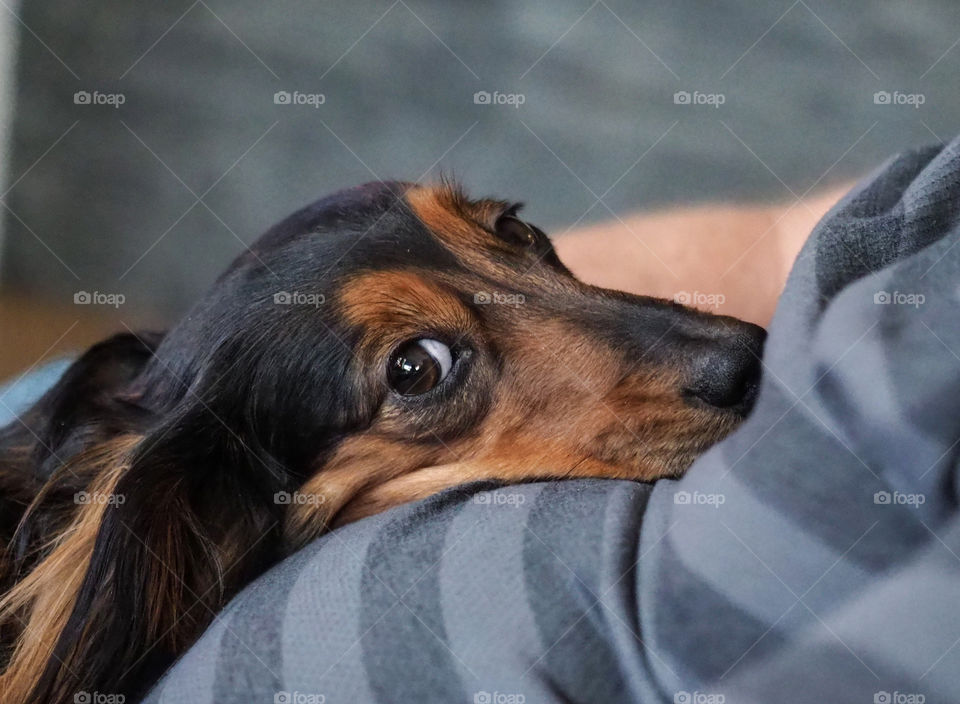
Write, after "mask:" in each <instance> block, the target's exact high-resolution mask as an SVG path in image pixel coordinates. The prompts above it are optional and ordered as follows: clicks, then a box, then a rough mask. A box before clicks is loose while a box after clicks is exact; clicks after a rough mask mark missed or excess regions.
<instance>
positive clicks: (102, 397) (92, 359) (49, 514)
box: [0, 333, 162, 593]
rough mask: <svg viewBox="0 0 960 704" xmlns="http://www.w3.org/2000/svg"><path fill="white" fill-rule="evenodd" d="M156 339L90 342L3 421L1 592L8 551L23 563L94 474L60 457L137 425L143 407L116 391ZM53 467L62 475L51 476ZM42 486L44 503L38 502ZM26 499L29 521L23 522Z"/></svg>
mask: <svg viewBox="0 0 960 704" xmlns="http://www.w3.org/2000/svg"><path fill="white" fill-rule="evenodd" d="M161 339H162V335H161V334H159V333H138V334H136V335H133V334H129V333H126V334H122V335H116V336H114V337H111V338H110V339H108V340H105V341H103V342H101V343H99V344H97V345H94V346H93V347H91V348H90V349H89V350H88V351H87V352H86V353H84V354H83V355H81V356H80V357H79V358H78V359H77V360H76V361H75V362H74V363H73V364H72V365H70V367H69V368H68V369H67V371H66V372H65V373H64V374H63V375H62V376H61V378H60V379H59V380H58V381H57V382H56V383H55V384H54V385H53V386H52V387H51V388H50V389H49V390H48V391H47V392H46V393H45V394H44V395H43V396H42V397H41V398H40V399H39V400H38V401H37V402H36V403H35V404H34V405H33V406H32V407H31V408H30V409H29V410H27V411H25V412H24V413H21V414H19V415H18V416H17V418H16V419H15V420H13V421H12V422H11V423H10V424H9V425H7V426H6V427H3V428H0V593H2V588H3V586H4V583H3V578H4V573H5V572H6V573H7V576H8V578H9V576H10V574H9V570H5V569H4V559H5V557H6V558H7V559H10V560H16V561H20V562H21V563H22V561H23V560H24V559H26V557H27V552H28V551H29V547H30V546H31V545H33V544H34V543H35V541H36V539H38V538H40V537H42V536H45V535H49V534H50V532H49V531H50V529H51V528H52V527H53V525H54V524H61V525H62V524H63V523H64V522H65V520H67V519H69V516H70V515H71V514H72V513H73V512H74V511H75V508H76V506H75V504H74V501H73V494H74V493H75V492H78V491H81V490H83V489H85V488H86V485H87V483H89V481H90V480H91V479H92V476H90V474H89V473H88V472H84V471H82V470H83V469H84V468H85V467H86V465H85V464H84V463H74V464H75V466H74V467H73V469H72V471H71V472H64V471H62V467H63V465H64V463H65V462H66V461H67V460H69V459H70V458H72V457H74V456H76V455H77V454H78V453H81V452H82V451H83V450H84V449H86V448H89V447H91V446H95V445H98V444H100V443H102V442H105V441H107V440H109V439H110V438H113V437H116V436H118V435H122V434H127V433H131V432H135V429H136V425H137V424H138V423H139V422H140V421H141V420H142V418H143V416H144V413H143V412H142V411H141V410H140V409H138V408H137V407H136V406H135V405H133V404H131V403H128V402H127V401H125V400H124V399H123V397H122V395H121V394H122V393H123V391H124V389H125V388H126V387H127V386H128V385H129V384H130V382H131V381H133V379H135V378H136V377H137V375H138V374H139V373H140V372H141V370H142V369H143V367H144V365H145V364H146V363H147V361H148V360H149V359H150V357H151V355H152V354H153V351H154V349H156V346H157V345H158V344H159V343H160V340H161ZM58 470H60V471H59V475H61V476H58V477H56V481H52V482H51V481H50V480H51V478H53V477H54V475H56V474H58ZM41 492H43V494H44V497H43V501H42V503H43V507H42V508H41V507H40V506H39V504H40V503H41V502H38V501H36V499H37V497H38V495H40V494H41ZM31 504H33V505H34V508H35V509H36V510H35V511H33V518H34V520H33V521H32V522H25V523H23V524H22V525H21V521H22V519H23V517H24V513H25V511H26V510H27V507H28V506H30V505H31ZM18 525H21V528H20V531H18V535H17V541H16V543H15V544H12V545H11V544H10V541H11V539H12V538H13V533H14V530H15V529H16V527H17V526H18ZM8 546H9V547H8ZM22 566H23V565H22V564H21V567H22Z"/></svg>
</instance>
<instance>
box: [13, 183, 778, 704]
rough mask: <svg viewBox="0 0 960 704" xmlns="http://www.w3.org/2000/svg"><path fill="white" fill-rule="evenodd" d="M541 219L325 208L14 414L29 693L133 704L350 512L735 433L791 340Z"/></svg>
mask: <svg viewBox="0 0 960 704" xmlns="http://www.w3.org/2000/svg"><path fill="white" fill-rule="evenodd" d="M519 208H520V206H519V205H518V204H512V203H509V202H503V201H499V200H492V199H481V200H471V199H470V198H468V197H467V196H466V195H465V193H464V192H463V190H462V189H461V188H459V187H458V186H456V185H454V184H452V183H450V182H441V183H439V184H434V185H417V184H410V183H402V182H378V183H372V184H367V185H365V186H360V187H357V188H353V189H349V190H346V191H342V192H339V193H337V194H334V195H332V196H330V197H327V198H325V199H321V200H319V201H317V202H315V203H314V204H312V205H310V206H308V207H306V208H304V209H302V210H300V211H298V212H296V213H294V214H293V215H291V216H290V217H288V218H287V219H286V220H283V221H282V222H280V223H279V224H278V225H276V226H274V227H273V228H271V229H270V230H269V231H268V232H267V233H266V234H265V235H263V236H262V237H261V238H260V239H259V240H258V241H257V242H256V243H255V244H253V245H252V246H251V247H250V248H249V250H248V251H246V252H245V253H243V254H242V255H241V256H239V258H238V259H236V261H235V262H234V263H233V264H232V265H231V266H230V267H229V269H228V270H227V271H226V272H225V273H224V274H223V275H222V276H221V277H220V278H219V279H218V280H217V281H216V283H215V284H214V285H213V287H212V289H211V290H210V291H209V292H208V294H207V295H206V296H205V297H204V298H203V299H202V300H201V301H200V302H199V303H198V304H197V305H196V306H195V307H194V308H193V309H192V310H191V311H190V312H189V313H188V314H187V315H186V317H184V318H183V319H182V320H181V321H180V322H179V323H178V324H177V325H176V326H174V327H173V328H172V329H171V330H170V331H168V332H166V333H165V334H158V333H135V332H132V331H130V332H127V333H124V334H120V335H117V336H116V337H113V338H111V339H109V340H106V341H105V342H102V343H100V344H98V345H96V346H94V347H93V348H91V349H90V350H88V351H87V352H86V353H85V354H83V355H82V356H81V357H79V358H78V359H77V361H76V362H74V363H73V365H72V366H71V367H70V368H69V369H68V371H67V372H66V373H65V374H64V376H63V377H62V378H61V379H60V380H59V382H58V383H57V384H56V385H55V386H54V387H53V388H52V389H51V390H50V391H49V392H47V393H46V395H45V396H43V397H42V398H41V399H40V400H39V401H38V402H37V403H36V405H35V406H34V407H33V408H31V409H30V410H29V411H27V412H26V413H24V414H23V415H22V416H21V418H20V420H19V421H18V422H15V423H13V424H11V425H10V426H8V427H7V428H5V429H3V430H2V431H0V511H2V514H0V515H2V518H0V539H2V540H3V544H4V545H6V546H7V547H6V549H5V551H4V552H3V553H2V557H0V589H2V594H3V596H2V598H0V638H2V640H0V643H2V645H3V651H2V656H0V657H2V665H3V667H4V669H3V674H2V675H0V691H3V692H4V693H5V700H4V701H5V702H7V704H27V703H28V702H29V703H31V704H37V703H52V704H66V703H67V702H73V701H74V697H75V694H76V693H77V692H79V691H97V692H108V693H113V694H123V695H124V696H125V697H126V698H127V700H128V701H132V700H133V698H135V697H136V696H138V695H142V694H143V693H144V692H145V691H146V689H147V688H148V687H149V686H150V684H151V683H153V682H154V681H155V680H156V678H157V677H159V675H160V674H162V673H163V671H164V670H165V668H166V667H168V666H169V664H170V663H171V662H172V661H173V660H174V659H175V658H176V657H177V656H178V655H180V654H181V653H183V652H184V650H185V649H186V648H187V647H188V646H189V645H190V644H191V643H192V642H193V641H194V640H195V639H196V637H197V636H198V635H199V634H200V632H201V631H202V630H203V629H204V627H205V626H206V625H207V624H208V623H209V622H210V621H211V620H212V618H213V616H214V614H216V613H217V611H218V610H219V609H220V608H221V607H222V606H223V605H224V604H225V603H226V602H227V601H228V600H229V599H230V598H231V597H232V596H233V595H235V594H236V593H237V592H238V591H239V590H240V589H241V588H242V587H243V586H244V585H245V584H247V583H248V582H249V581H250V580H252V579H253V578H255V577H256V576H258V575H259V574H261V573H263V572H264V571H265V570H267V569H268V568H269V567H270V566H271V565H273V564H274V563H275V562H277V561H278V560H279V559H281V558H282V557H284V556H285V555H288V554H290V553H291V552H292V551H295V550H296V549H297V548H298V547H300V546H302V545H304V544H305V543H306V542H308V541H310V540H311V539H313V538H315V537H317V536H319V535H321V534H323V533H324V532H325V531H327V530H329V529H331V528H332V527H335V526H339V525H342V524H344V523H348V522H350V521H355V520H357V519H359V518H362V517H364V516H369V515H371V514H375V513H378V512H381V511H384V510H386V509H388V508H390V507H392V506H396V505H398V504H402V503H405V502H409V501H414V500H417V499H420V498H422V497H426V496H429V495H431V494H434V493H436V492H439V491H441V490H444V489H447V488H449V487H454V486H456V485H459V484H463V483H467V482H471V481H474V480H496V481H500V482H504V483H510V482H524V481H532V480H541V479H562V478H567V477H612V478H621V479H633V480H639V481H653V480H656V479H658V478H661V477H677V476H680V475H681V474H682V473H683V472H684V470H685V469H686V468H687V467H688V466H689V465H690V464H691V462H692V461H693V460H694V459H695V458H696V457H697V456H698V455H700V454H701V453H702V452H703V451H704V450H706V449H707V448H708V447H709V446H710V445H712V444H714V443H715V442H717V441H718V440H720V439H721V438H723V437H724V436H725V435H727V434H728V433H729V432H730V431H731V430H732V429H733V428H735V427H736V426H737V424H738V423H739V422H740V421H741V420H742V419H743V417H744V416H745V414H746V413H747V412H748V411H749V410H750V408H751V406H752V404H753V402H754V398H755V397H756V394H757V386H758V380H759V376H760V357H761V352H762V346H763V341H764V335H765V333H764V331H763V329H762V328H760V327H758V326H755V325H752V324H749V323H746V322H743V321H740V320H737V319H734V318H730V317H725V316H717V315H711V314H707V313H704V312H699V311H696V310H693V309H691V308H687V307H684V306H681V305H679V304H677V303H674V302H670V301H665V300H660V299H654V298H647V297H640V296H635V295H630V294H626V293H622V292H617V291H612V290H605V289H600V288H597V287H594V286H590V285H587V284H585V283H582V282H581V281H579V280H577V279H576V278H575V277H574V276H573V275H572V274H571V273H570V271H569V270H568V269H567V268H566V267H565V266H564V265H563V263H562V262H561V261H560V259H559V258H558V257H557V255H556V253H555V251H554V250H553V248H552V246H551V243H550V240H549V238H548V237H547V236H546V235H545V234H544V233H543V232H542V231H541V230H539V229H538V228H537V227H535V226H533V225H531V224H530V223H527V222H525V221H524V220H522V219H521V218H520V217H519V214H518V213H519Z"/></svg>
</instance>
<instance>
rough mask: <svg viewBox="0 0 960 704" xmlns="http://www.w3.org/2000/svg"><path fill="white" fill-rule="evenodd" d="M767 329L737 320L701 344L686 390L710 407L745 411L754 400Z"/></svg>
mask: <svg viewBox="0 0 960 704" xmlns="http://www.w3.org/2000/svg"><path fill="white" fill-rule="evenodd" d="M766 336H767V333H766V331H765V330H764V329H763V328H761V327H759V326H757V325H752V324H750V323H744V322H739V321H738V324H737V325H736V328H735V329H734V330H731V331H730V333H729V334H726V335H724V336H722V337H720V338H716V339H713V340H711V341H710V342H708V343H705V344H703V345H702V347H701V350H700V352H699V354H697V356H696V359H695V360H694V364H693V366H694V369H693V375H692V378H691V381H690V383H689V386H688V387H687V389H686V390H687V392H688V393H690V394H691V395H693V396H695V397H697V398H699V399H700V400H701V401H704V402H706V403H708V404H710V405H711V406H715V407H717V408H726V409H731V410H734V411H737V412H740V413H746V412H747V411H749V410H750V408H751V407H752V406H753V402H754V400H755V399H756V395H757V387H758V385H759V382H760V368H761V363H760V359H761V357H762V355H763V343H764V340H765V339H766Z"/></svg>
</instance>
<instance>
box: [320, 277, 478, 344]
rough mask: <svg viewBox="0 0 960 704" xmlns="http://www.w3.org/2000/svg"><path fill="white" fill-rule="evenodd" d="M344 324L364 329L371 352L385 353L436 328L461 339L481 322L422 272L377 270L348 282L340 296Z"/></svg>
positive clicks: (365, 339)
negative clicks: (390, 348)
mask: <svg viewBox="0 0 960 704" xmlns="http://www.w3.org/2000/svg"><path fill="white" fill-rule="evenodd" d="M338 297H339V299H340V302H341V304H342V308H341V310H342V315H343V318H344V320H345V321H346V322H347V323H348V324H350V325H355V326H357V327H359V328H361V329H362V330H363V331H364V334H363V340H362V341H361V343H360V347H361V349H362V350H364V351H367V352H381V353H382V352H384V351H385V350H386V348H389V347H392V346H393V345H394V344H396V342H398V341H399V340H401V339H403V338H404V337H407V336H410V335H417V334H421V333H423V332H424V331H425V330H429V329H434V330H441V331H448V332H449V333H450V334H453V335H455V336H459V335H462V334H464V333H465V332H467V331H470V330H472V329H474V327H475V326H476V324H477V322H476V320H475V319H474V318H473V316H472V315H471V314H470V311H469V310H468V309H467V307H466V306H465V305H464V304H463V303H461V302H460V301H459V300H458V299H457V297H456V296H455V295H454V293H453V292H452V291H449V290H447V289H445V288H444V287H442V286H441V285H439V284H437V283H434V282H431V281H428V280H427V279H425V278H424V276H423V275H422V274H420V273H418V272H416V271H376V272H371V273H367V274H361V275H359V276H356V277H354V278H352V279H350V280H349V281H347V282H346V283H345V284H344V285H343V286H342V288H341V289H340V292H339V294H338Z"/></svg>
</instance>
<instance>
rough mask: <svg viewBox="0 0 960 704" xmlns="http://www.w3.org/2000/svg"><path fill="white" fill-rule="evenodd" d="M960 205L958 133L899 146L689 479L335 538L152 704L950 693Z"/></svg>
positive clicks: (405, 513)
mask: <svg viewBox="0 0 960 704" xmlns="http://www.w3.org/2000/svg"><path fill="white" fill-rule="evenodd" d="M958 219H960V145H958V143H953V144H951V145H949V146H947V147H943V148H931V149H925V150H922V151H918V152H915V153H911V154H908V155H905V156H902V157H900V158H898V159H895V160H893V161H892V162H890V163H889V164H888V165H886V166H885V167H884V168H883V169H881V170H880V171H878V173H877V174H876V175H875V176H874V177H872V178H871V179H868V180H867V181H865V182H864V183H863V184H862V185H861V186H859V187H858V188H856V189H855V190H854V191H853V192H852V193H851V194H850V195H848V196H847V198H846V199H845V200H844V201H843V202H842V203H841V204H839V205H838V206H837V207H836V208H834V210H833V211H832V212H831V214H830V215H828V216H827V217H826V218H825V219H824V221H823V222H822V223H821V224H820V225H819V226H818V228H817V229H816V230H815V232H814V234H813V236H812V237H811V238H810V240H809V242H808V243H807V245H806V247H805V249H804V251H803V252H802V254H801V256H800V258H799V260H798V262H797V264H796V266H795V268H794V271H793V273H792V274H791V278H790V281H789V284H788V287H787V290H786V292H785V293H784V295H783V299H782V301H781V304H780V307H779V310H778V312H777V316H776V319H775V321H774V323H773V326H772V330H771V337H770V340H769V344H768V348H767V353H766V359H765V366H766V370H765V372H766V373H765V376H764V381H763V387H762V392H761V395H760V400H759V404H758V406H757V408H756V411H755V412H754V414H753V415H752V416H751V418H750V419H749V421H748V422H747V423H745V424H744V426H742V427H741V429H740V430H738V431H737V432H736V433H735V434H734V435H733V436H731V437H730V438H728V439H727V440H726V441H725V442H723V443H721V444H720V445H718V446H716V447H715V448H713V449H712V450H711V451H710V452H709V453H708V454H707V455H705V456H704V457H703V458H701V459H700V460H699V461H698V462H697V464H696V465H695V466H694V467H693V469H692V470H691V471H690V472H689V473H688V474H687V476H686V477H685V478H684V479H682V480H681V481H676V482H674V481H661V482H658V483H657V484H656V485H655V486H654V487H652V488H651V487H649V486H643V485H639V484H634V483H631V482H622V481H601V480H594V481H569V482H559V483H541V484H530V485H526V486H521V487H500V488H497V487H495V486H493V485H489V484H479V485H471V486H467V487H461V488H458V489H455V490H451V491H449V492H446V493H445V494H442V495H440V496H437V497H433V498H431V499H428V500H426V501H424V502H421V503H419V504H415V505H410V506H404V507H401V508H398V509H395V510H393V511H390V512H388V513H386V514H383V515H380V516H376V517H373V518H371V519H367V520H364V521H361V522H359V523H357V524H354V525H350V526H347V527H345V528H343V529H340V530H337V531H335V532H333V533H332V534H330V535H328V536H326V537H324V538H322V539H321V540H318V541H316V542H315V543H313V544H312V545H310V546H309V547H308V548H306V549H305V550H303V551H301V552H300V553H298V554H297V555H295V556H293V557H292V558H290V559H289V560H287V561H286V562H284V563H283V564H281V565H280V566H279V567H278V568H277V569H275V570H273V571H272V572H270V573H269V574H267V575H265V576H264V577H263V578H262V579H260V580H258V581H257V582H256V583H254V584H253V585H252V586H250V587H249V588H248V589H247V590H246V591H245V592H243V593H242V594H241V595H240V596H239V597H238V598H237V599H236V600H235V601H234V602H233V603H231V604H230V605H229V607H228V608H227V609H226V610H225V611H224V612H223V613H222V614H220V615H219V617H218V618H217V620H216V622H215V623H214V624H213V625H212V626H211V627H210V629H209V630H208V631H207V633H206V634H205V635H204V636H203V638H202V639H201V641H200V642H199V643H197V644H196V646H195V647H194V648H193V649H192V650H191V651H190V652H189V653H188V654H187V655H186V656H185V657H184V658H182V659H181V661H180V662H179V663H178V664H176V665H175V666H174V667H173V668H172V670H171V671H170V672H168V673H167V675H166V676H165V678H164V679H163V680H162V681H161V682H160V683H159V685H158V686H157V687H156V688H155V690H154V691H153V693H152V694H151V695H150V696H149V697H148V699H147V701H149V702H151V703H156V702H168V703H171V704H180V703H181V702H183V703H186V702H190V703H191V704H194V703H198V704H203V703H205V702H218V703H220V704H226V703H228V702H237V703H242V704H250V703H251V702H264V703H269V702H281V703H282V702H290V703H291V704H305V703H307V702H314V703H319V702H325V703H328V704H336V703H339V702H351V703H354V702H382V703H386V702H390V703H400V702H404V703H405V702H416V703H419V702H445V703H450V702H465V703H470V702H476V703H479V704H486V703H490V704H496V703H499V704H506V703H509V702H513V703H515V704H520V703H525V704H533V703H535V702H588V703H593V702H650V703H653V702H678V703H679V704H708V703H713V704H721V703H724V702H726V703H729V704H735V703H737V702H749V703H755V704H769V703H770V702H778V703H801V702H804V703H806V702H809V703H811V704H814V703H815V704H822V703H824V702H830V703H832V704H842V703H845V702H850V703H851V704H870V703H871V702H874V703H879V704H887V703H890V704H897V703H906V702H916V703H919V702H926V703H928V704H932V703H934V702H938V703H939V702H943V703H945V704H956V703H957V702H960V607H958V603H960V520H958V513H957V506H958V500H960V496H958V482H957V455H958V451H960V324H958V323H960V290H958V284H960V247H957V246H956V245H957V243H958V234H960V231H958V226H960V221H958ZM558 422H562V419H558Z"/></svg>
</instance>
